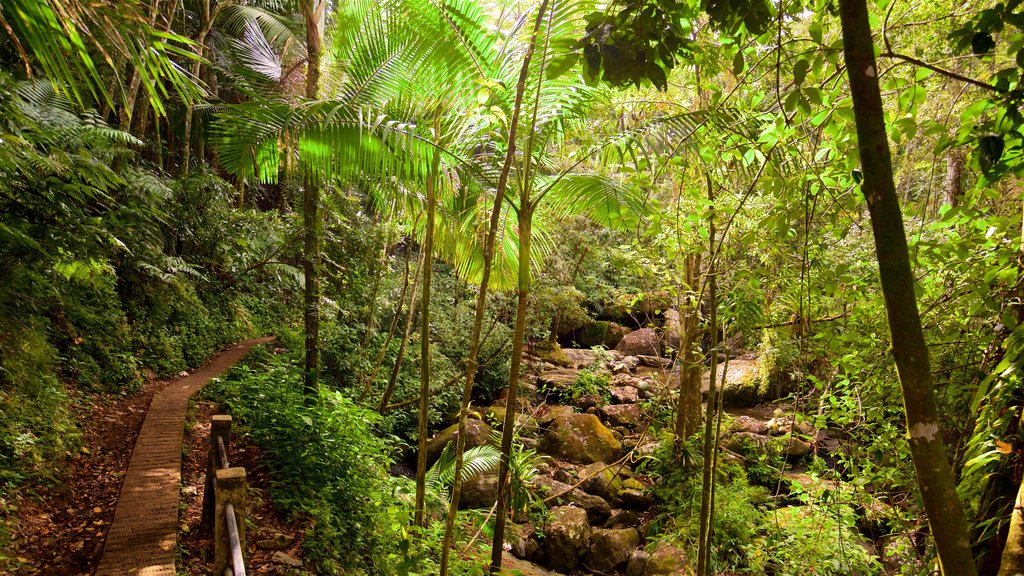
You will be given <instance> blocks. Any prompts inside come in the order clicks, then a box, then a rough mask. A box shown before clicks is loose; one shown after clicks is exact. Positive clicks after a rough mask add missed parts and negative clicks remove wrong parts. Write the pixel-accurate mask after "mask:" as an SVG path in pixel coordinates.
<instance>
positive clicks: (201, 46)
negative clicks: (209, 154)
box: [181, 0, 221, 175]
mask: <svg viewBox="0 0 1024 576" xmlns="http://www.w3.org/2000/svg"><path fill="white" fill-rule="evenodd" d="M220 6H221V5H220V4H218V5H217V8H214V10H213V11H211V10H210V0H203V3H202V14H201V17H202V20H201V21H200V22H201V23H200V26H199V31H198V32H197V33H196V37H195V43H196V50H198V52H197V55H198V56H199V57H198V58H196V59H195V60H194V61H193V62H192V77H193V78H195V79H196V81H197V82H198V81H199V73H200V71H201V70H202V65H203V62H202V60H203V58H204V57H205V56H206V36H207V35H209V34H210V30H212V29H213V20H214V18H215V17H216V11H217V10H219V8H220ZM193 115H194V114H193V106H192V105H191V104H190V105H188V106H186V107H185V130H184V133H183V135H182V142H181V173H182V174H185V175H187V174H188V173H189V169H190V166H189V157H190V156H191V155H192V117H193Z"/></svg>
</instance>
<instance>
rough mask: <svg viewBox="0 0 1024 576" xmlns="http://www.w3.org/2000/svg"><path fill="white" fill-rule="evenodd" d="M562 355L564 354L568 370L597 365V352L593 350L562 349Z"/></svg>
mask: <svg viewBox="0 0 1024 576" xmlns="http://www.w3.org/2000/svg"><path fill="white" fill-rule="evenodd" d="M562 353H563V354H565V358H566V361H567V362H568V366H569V367H570V368H575V369H577V370H579V369H580V368H589V367H591V366H593V365H595V364H597V352H595V351H593V350H588V349H583V348H563V349H562Z"/></svg>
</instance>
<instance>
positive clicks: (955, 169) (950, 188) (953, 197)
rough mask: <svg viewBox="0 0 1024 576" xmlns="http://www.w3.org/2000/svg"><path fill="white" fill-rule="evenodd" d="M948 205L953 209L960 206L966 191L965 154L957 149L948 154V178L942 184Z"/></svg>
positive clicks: (952, 149)
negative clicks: (961, 198) (961, 197)
mask: <svg viewBox="0 0 1024 576" xmlns="http://www.w3.org/2000/svg"><path fill="white" fill-rule="evenodd" d="M942 189H943V190H942V191H943V192H944V193H945V196H946V204H949V205H950V206H952V207H953V208H956V207H957V206H959V205H960V196H961V194H963V189H964V153H963V151H961V150H959V149H957V148H951V149H950V150H949V151H947V152H946V178H945V180H944V181H943V183H942Z"/></svg>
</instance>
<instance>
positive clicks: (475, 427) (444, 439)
mask: <svg viewBox="0 0 1024 576" xmlns="http://www.w3.org/2000/svg"><path fill="white" fill-rule="evenodd" d="M458 437H459V424H458V422H456V423H455V424H452V425H451V426H449V427H447V428H445V429H444V430H442V431H440V432H438V433H437V435H436V436H434V437H433V438H431V439H430V440H427V463H428V465H430V464H432V463H433V462H434V461H435V460H437V459H438V457H439V456H441V452H442V451H443V450H444V447H445V446H446V445H447V444H448V443H449V442H454V441H455V439H456V438H458ZM490 440H491V427H490V426H488V425H487V424H486V423H484V422H481V421H479V420H473V419H467V420H466V449H467V450H468V449H470V448H473V447H476V446H483V445H484V444H487V443H488V442H490Z"/></svg>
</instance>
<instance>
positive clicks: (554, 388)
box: [537, 368, 580, 395]
mask: <svg viewBox="0 0 1024 576" xmlns="http://www.w3.org/2000/svg"><path fill="white" fill-rule="evenodd" d="M579 377H580V373H579V372H578V371H576V370H573V369H568V368H563V369H559V370H548V371H547V372H544V373H542V374H541V375H540V376H537V386H539V387H540V390H541V392H546V393H555V394H557V395H562V393H563V392H564V391H565V390H566V389H567V388H569V387H570V386H572V385H573V384H574V383H575V382H576V379H577V378H579Z"/></svg>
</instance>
